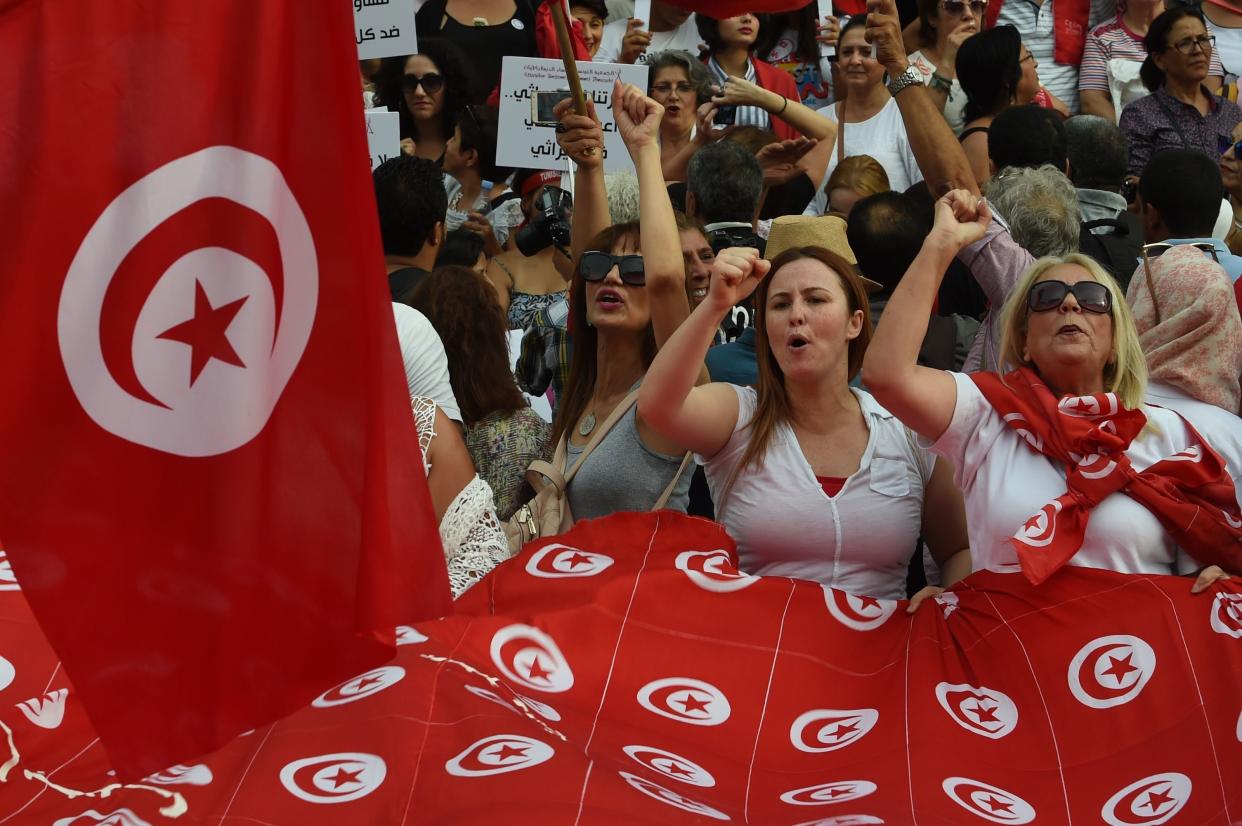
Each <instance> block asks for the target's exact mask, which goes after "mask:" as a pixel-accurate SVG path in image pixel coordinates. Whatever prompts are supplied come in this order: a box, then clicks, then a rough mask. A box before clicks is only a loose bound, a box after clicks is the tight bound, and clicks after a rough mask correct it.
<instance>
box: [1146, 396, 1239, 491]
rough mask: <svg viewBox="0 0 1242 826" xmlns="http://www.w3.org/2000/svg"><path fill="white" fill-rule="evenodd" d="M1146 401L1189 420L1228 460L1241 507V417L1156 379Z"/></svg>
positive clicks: (1223, 457)
mask: <svg viewBox="0 0 1242 826" xmlns="http://www.w3.org/2000/svg"><path fill="white" fill-rule="evenodd" d="M1147 403H1148V404H1154V405H1159V406H1160V407H1166V408H1168V409H1169V410H1172V411H1174V412H1175V413H1177V414H1179V415H1181V416H1182V417H1183V418H1185V419H1186V421H1188V422H1190V426H1191V427H1193V428H1194V429H1195V430H1196V431H1197V432H1198V433H1199V435H1200V436H1202V437H1203V440H1204V441H1205V442H1207V443H1208V445H1209V446H1210V447H1211V448H1212V449H1213V450H1215V451H1216V452H1217V453H1219V454H1220V457H1221V458H1222V459H1224V460H1225V471H1226V472H1227V473H1228V474H1229V476H1230V478H1232V479H1233V486H1234V489H1235V490H1236V492H1237V495H1238V504H1239V505H1240V506H1242V419H1240V418H1238V417H1237V416H1235V415H1234V414H1233V413H1230V412H1229V411H1228V410H1225V409H1223V408H1220V407H1217V406H1216V405H1214V404H1208V403H1206V402H1201V401H1199V400H1198V399H1196V398H1194V397H1193V396H1190V395H1189V394H1187V393H1184V392H1182V391H1181V390H1179V389H1178V388H1176V387H1174V386H1172V385H1170V384H1164V383H1162V382H1158V381H1153V382H1149V383H1148V385H1147Z"/></svg>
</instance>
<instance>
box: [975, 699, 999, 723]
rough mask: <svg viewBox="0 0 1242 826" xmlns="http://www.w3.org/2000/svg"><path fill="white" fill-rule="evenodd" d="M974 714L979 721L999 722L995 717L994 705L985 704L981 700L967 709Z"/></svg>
mask: <svg viewBox="0 0 1242 826" xmlns="http://www.w3.org/2000/svg"><path fill="white" fill-rule="evenodd" d="M969 711H970V712H971V713H972V714H974V715H975V719H977V720H978V721H979V722H980V723H999V722H1000V720H998V719H996V706H985V705H984V704H983V703H982V702H976V703H975V707H974V708H972V709H969Z"/></svg>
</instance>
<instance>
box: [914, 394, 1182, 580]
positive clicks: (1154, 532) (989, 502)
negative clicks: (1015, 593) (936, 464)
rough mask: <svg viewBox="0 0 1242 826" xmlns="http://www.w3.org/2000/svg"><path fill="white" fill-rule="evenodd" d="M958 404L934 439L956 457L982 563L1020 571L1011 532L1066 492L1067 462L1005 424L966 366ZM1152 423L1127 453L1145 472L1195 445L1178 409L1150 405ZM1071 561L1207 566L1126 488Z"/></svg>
mask: <svg viewBox="0 0 1242 826" xmlns="http://www.w3.org/2000/svg"><path fill="white" fill-rule="evenodd" d="M952 376H953V378H954V379H955V380H956V381H957V405H956V407H955V408H954V409H953V421H952V422H951V423H950V424H949V427H948V429H947V430H945V432H944V433H943V435H941V437H940V439H939V440H938V441H937V442H936V443H935V444H934V445H932V446H931V450H932V451H933V452H935V453H936V454H937V455H938V456H943V457H944V458H946V459H948V460H949V461H951V462H953V464H954V467H955V470H956V478H957V483H958V486H959V487H961V489H962V496H963V498H964V499H965V500H966V522H967V525H968V530H969V532H970V555H971V560H972V562H973V564H974V569H975V570H979V569H981V568H987V569H990V570H994V571H1015V570H1017V565H1018V555H1017V552H1016V551H1015V550H1014V547H1013V545H1011V544H1010V543H1009V538H1010V537H1011V536H1013V535H1014V533H1015V532H1016V531H1017V530H1018V529H1019V528H1020V527H1022V525H1023V524H1024V523H1025V522H1026V521H1027V520H1029V519H1030V518H1031V517H1032V516H1034V515H1035V514H1036V513H1037V512H1038V511H1039V509H1040V508H1042V507H1043V506H1044V505H1046V504H1048V503H1049V502H1051V501H1052V500H1053V499H1056V498H1057V497H1059V496H1062V495H1064V493H1065V491H1066V486H1065V467H1064V465H1062V464H1061V463H1059V462H1056V461H1054V460H1052V459H1049V458H1048V457H1047V456H1044V455H1043V454H1041V453H1036V452H1035V450H1034V449H1033V448H1032V447H1031V446H1030V445H1028V444H1027V443H1026V441H1025V440H1024V439H1023V438H1022V437H1021V436H1019V435H1018V433H1017V432H1016V431H1015V430H1013V429H1012V428H1010V427H1009V426H1008V425H1007V424H1005V422H1004V420H1003V419H1001V417H1000V415H999V414H998V413H997V412H996V410H995V409H994V408H993V407H992V405H991V404H989V403H988V401H987V399H985V398H984V396H983V393H982V392H980V390H979V388H978V386H976V385H975V383H974V381H972V380H971V378H970V377H969V376H967V375H966V374H965V373H953V374H952ZM1143 411H1144V412H1145V413H1146V414H1147V417H1148V421H1149V422H1150V423H1151V424H1153V425H1155V427H1154V428H1152V427H1148V428H1147V429H1145V430H1144V431H1143V432H1142V433H1140V434H1139V435H1138V436H1136V437H1135V439H1134V441H1133V442H1132V443H1131V444H1130V448H1129V450H1127V451H1126V456H1127V457H1129V459H1130V463H1131V464H1132V465H1133V467H1134V469H1135V470H1136V471H1138V472H1142V471H1144V470H1146V469H1147V468H1148V467H1150V466H1151V465H1153V464H1155V463H1156V462H1158V461H1160V460H1161V459H1165V458H1167V457H1169V456H1172V455H1173V454H1175V453H1178V452H1180V451H1182V450H1185V449H1186V448H1187V447H1190V446H1191V445H1192V440H1191V438H1190V434H1189V433H1188V432H1187V430H1186V425H1185V423H1184V422H1183V421H1182V419H1181V417H1179V416H1178V415H1177V414H1176V413H1174V412H1172V411H1170V410H1164V409H1161V408H1159V407H1149V406H1144V408H1143ZM1070 564H1071V565H1080V566H1082V567H1084V568H1106V569H1108V570H1112V571H1118V572H1120V573H1124V574H1173V573H1188V572H1190V571H1194V570H1197V569H1198V568H1199V567H1200V565H1199V564H1198V563H1197V562H1195V561H1194V560H1193V559H1191V558H1190V557H1189V556H1187V555H1186V553H1185V552H1184V551H1182V550H1181V549H1180V548H1178V547H1177V545H1176V544H1175V543H1174V542H1173V539H1172V538H1171V537H1170V536H1169V535H1168V533H1166V532H1165V530H1164V528H1163V527H1162V526H1161V524H1160V522H1159V520H1157V519H1156V516H1155V514H1153V513H1152V512H1151V511H1149V510H1148V509H1147V508H1146V507H1144V506H1143V505H1140V504H1139V503H1138V502H1137V501H1135V500H1134V499H1131V498H1130V497H1129V496H1127V495H1126V494H1124V493H1120V492H1118V493H1114V494H1110V495H1109V496H1107V497H1106V498H1105V499H1104V500H1103V501H1102V502H1100V504H1099V505H1097V506H1096V507H1095V508H1094V509H1093V510H1092V511H1091V516H1090V517H1089V518H1088V520H1087V531H1086V537H1085V539H1084V540H1083V543H1082V548H1081V549H1079V551H1078V553H1077V554H1075V555H1074V556H1073V557H1072V558H1071V559H1070Z"/></svg>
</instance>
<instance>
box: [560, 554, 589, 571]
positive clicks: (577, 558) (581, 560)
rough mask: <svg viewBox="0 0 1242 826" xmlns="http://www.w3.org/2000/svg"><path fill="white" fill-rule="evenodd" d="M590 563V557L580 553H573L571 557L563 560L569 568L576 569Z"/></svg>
mask: <svg viewBox="0 0 1242 826" xmlns="http://www.w3.org/2000/svg"><path fill="white" fill-rule="evenodd" d="M590 562H591V557H590V556H588V555H586V554H584V553H582V551H574V554H573V556H569V557H566V558H565V563H566V564H567V565H569V567H570V568H577V567H578V566H579V565H589V564H590Z"/></svg>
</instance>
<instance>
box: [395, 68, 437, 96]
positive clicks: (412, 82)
mask: <svg viewBox="0 0 1242 826" xmlns="http://www.w3.org/2000/svg"><path fill="white" fill-rule="evenodd" d="M402 83H404V84H405V91H407V92H413V91H414V90H415V89H417V88H418V87H419V86H420V85H421V86H422V87H423V91H424V92H426V93H427V94H429V95H434V94H435V93H436V92H438V91H440V90H441V89H443V88H444V75H438V74H436V73H435V72H428V73H427V74H425V75H405V76H404V77H403V79H402Z"/></svg>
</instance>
